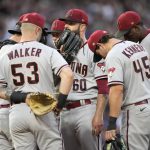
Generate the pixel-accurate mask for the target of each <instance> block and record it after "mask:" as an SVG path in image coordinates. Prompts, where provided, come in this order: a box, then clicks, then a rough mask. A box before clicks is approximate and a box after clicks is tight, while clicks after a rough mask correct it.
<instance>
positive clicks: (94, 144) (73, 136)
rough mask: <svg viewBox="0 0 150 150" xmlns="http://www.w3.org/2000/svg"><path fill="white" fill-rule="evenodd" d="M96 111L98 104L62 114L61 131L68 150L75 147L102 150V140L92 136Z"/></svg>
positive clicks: (81, 149)
mask: <svg viewBox="0 0 150 150" xmlns="http://www.w3.org/2000/svg"><path fill="white" fill-rule="evenodd" d="M95 110H96V104H90V105H85V106H81V107H78V108H75V109H72V110H70V111H66V112H63V113H62V116H61V119H62V120H61V121H62V122H61V130H62V136H63V138H64V144H65V149H66V150H74V147H73V146H74V145H75V147H79V150H91V149H92V150H101V138H100V141H99V138H98V137H97V136H94V135H92V119H93V116H94V113H95ZM68 139H69V142H68ZM72 145H73V146H72Z"/></svg>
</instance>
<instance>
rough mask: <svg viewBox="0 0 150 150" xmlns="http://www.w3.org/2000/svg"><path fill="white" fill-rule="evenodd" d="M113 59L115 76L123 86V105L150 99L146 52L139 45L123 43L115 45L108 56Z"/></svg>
mask: <svg viewBox="0 0 150 150" xmlns="http://www.w3.org/2000/svg"><path fill="white" fill-rule="evenodd" d="M109 57H111V60H112V63H113V61H114V60H113V59H115V62H117V63H116V64H120V65H118V66H117V65H116V68H115V69H116V70H120V71H119V72H118V73H117V74H116V76H117V77H118V78H117V77H116V79H117V80H118V81H119V82H122V84H123V85H124V100H125V101H124V103H125V104H128V103H132V102H133V103H134V102H138V101H141V100H144V99H146V98H150V90H149V89H150V63H149V55H148V53H147V51H146V50H145V49H144V48H143V47H142V46H141V45H139V44H137V43H134V42H130V41H124V42H122V43H119V44H117V45H115V46H114V47H113V49H112V51H111V52H110V53H109V54H108V57H107V59H108V58H109Z"/></svg>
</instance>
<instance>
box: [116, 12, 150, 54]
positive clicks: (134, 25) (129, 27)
mask: <svg viewBox="0 0 150 150" xmlns="http://www.w3.org/2000/svg"><path fill="white" fill-rule="evenodd" d="M117 28H118V31H117V32H116V37H121V36H123V37H124V39H125V40H128V41H133V42H139V43H140V44H141V45H142V46H144V47H145V48H146V50H148V53H149V54H150V42H149V41H150V34H149V33H150V30H149V29H147V28H146V27H145V25H144V24H143V22H142V19H141V16H140V15H139V14H138V13H137V12H135V11H126V12H124V13H122V14H121V15H120V16H119V17H118V19H117Z"/></svg>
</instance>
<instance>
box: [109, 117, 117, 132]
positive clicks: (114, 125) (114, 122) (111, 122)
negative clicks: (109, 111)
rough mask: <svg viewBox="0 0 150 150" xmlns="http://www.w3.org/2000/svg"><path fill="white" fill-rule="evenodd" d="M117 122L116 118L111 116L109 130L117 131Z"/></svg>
mask: <svg viewBox="0 0 150 150" xmlns="http://www.w3.org/2000/svg"><path fill="white" fill-rule="evenodd" d="M116 121H117V118H116V117H111V116H110V117H109V123H108V127H107V130H116Z"/></svg>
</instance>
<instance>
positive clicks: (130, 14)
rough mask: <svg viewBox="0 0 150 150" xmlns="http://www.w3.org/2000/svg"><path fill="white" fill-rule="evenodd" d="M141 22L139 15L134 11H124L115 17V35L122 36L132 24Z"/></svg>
mask: <svg viewBox="0 0 150 150" xmlns="http://www.w3.org/2000/svg"><path fill="white" fill-rule="evenodd" d="M140 23H141V16H140V15H139V14H138V13H137V12H135V11H126V12H124V13H122V14H121V15H120V16H119V17H118V19H117V28H118V31H117V32H116V34H115V36H116V37H121V36H124V35H125V34H126V33H127V32H128V31H129V30H130V29H131V28H132V27H133V26H134V25H137V24H140Z"/></svg>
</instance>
